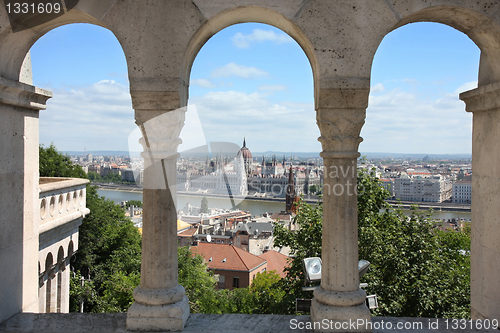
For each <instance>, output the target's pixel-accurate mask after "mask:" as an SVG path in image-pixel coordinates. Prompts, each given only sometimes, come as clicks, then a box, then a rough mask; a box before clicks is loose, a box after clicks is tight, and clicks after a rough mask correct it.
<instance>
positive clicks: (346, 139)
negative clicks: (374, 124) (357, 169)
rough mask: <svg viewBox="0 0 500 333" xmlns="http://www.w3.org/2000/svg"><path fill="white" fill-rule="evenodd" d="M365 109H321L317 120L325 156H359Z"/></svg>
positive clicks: (319, 139)
mask: <svg viewBox="0 0 500 333" xmlns="http://www.w3.org/2000/svg"><path fill="white" fill-rule="evenodd" d="M365 116H366V110H365V109H319V110H317V113H316V122H317V124H318V127H319V129H320V132H321V136H320V137H319V138H318V141H319V142H321V145H322V147H323V152H322V153H321V156H323V157H325V158H357V157H359V153H358V147H359V144H360V143H361V141H363V138H361V137H360V136H359V134H360V132H361V128H362V127H363V125H364V123H365Z"/></svg>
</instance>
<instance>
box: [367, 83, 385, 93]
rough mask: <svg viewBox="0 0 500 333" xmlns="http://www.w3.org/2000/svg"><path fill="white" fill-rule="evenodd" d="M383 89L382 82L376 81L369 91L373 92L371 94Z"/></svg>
mask: <svg viewBox="0 0 500 333" xmlns="http://www.w3.org/2000/svg"><path fill="white" fill-rule="evenodd" d="M384 91H385V87H384V85H383V84H382V83H377V84H376V85H374V86H373V87H371V89H370V92H371V93H373V94H376V93H382V92H384Z"/></svg>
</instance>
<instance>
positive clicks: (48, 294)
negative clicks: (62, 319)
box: [45, 252, 54, 313]
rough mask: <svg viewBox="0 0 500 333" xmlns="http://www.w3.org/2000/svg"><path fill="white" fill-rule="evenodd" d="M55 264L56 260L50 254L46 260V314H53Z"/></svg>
mask: <svg viewBox="0 0 500 333" xmlns="http://www.w3.org/2000/svg"><path fill="white" fill-rule="evenodd" d="M53 262H54V258H53V256H52V253H51V252H49V253H48V254H47V257H46V259H45V277H46V280H47V282H46V283H45V285H46V287H45V312H46V313H49V312H51V308H52V302H53V299H52V277H53V276H52V264H53Z"/></svg>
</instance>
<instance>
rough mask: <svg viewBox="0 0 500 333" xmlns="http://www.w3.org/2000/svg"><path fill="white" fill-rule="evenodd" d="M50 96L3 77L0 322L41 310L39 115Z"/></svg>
mask: <svg viewBox="0 0 500 333" xmlns="http://www.w3.org/2000/svg"><path fill="white" fill-rule="evenodd" d="M51 96H52V94H51V93H50V92H49V91H46V90H43V89H39V88H36V87H33V86H32V85H29V84H25V83H21V82H17V81H11V80H8V79H5V78H3V77H0V193H2V200H0V212H2V214H0V229H1V230H2V232H1V233H0V266H1V267H4V269H3V271H2V273H1V274H0V295H2V299H3V300H5V301H3V302H0V322H1V321H3V320H5V319H7V318H9V317H11V316H13V315H14V314H16V313H19V312H21V311H25V312H38V309H39V304H38V303H39V302H38V286H39V279H38V223H39V216H40V214H39V212H40V207H39V206H38V142H39V141H38V140H39V139H38V131H39V129H38V113H39V110H43V109H45V102H46V101H47V99H49V98H50V97H51ZM7 300H8V301H7Z"/></svg>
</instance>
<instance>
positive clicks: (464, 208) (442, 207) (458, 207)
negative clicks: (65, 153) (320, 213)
mask: <svg viewBox="0 0 500 333" xmlns="http://www.w3.org/2000/svg"><path fill="white" fill-rule="evenodd" d="M92 185H96V186H97V187H98V188H99V189H100V190H108V191H120V192H130V193H138V194H142V186H136V185H121V184H98V183H96V184H94V183H93V184H92ZM177 194H178V195H184V196H195V197H200V198H202V197H207V198H213V199H229V197H228V196H227V195H221V194H208V193H198V192H186V191H178V192H177ZM233 199H234V200H237V201H242V200H250V201H258V202H269V203H272V202H274V203H284V201H285V198H271V197H254V196H246V197H243V196H234V197H233ZM304 200H305V201H306V202H307V203H311V204H315V203H317V202H318V197H317V196H313V195H307V196H305V197H304ZM386 202H387V203H389V204H390V205H391V206H392V207H398V208H401V209H406V210H407V209H410V208H411V206H413V205H418V209H420V210H428V209H429V208H432V209H433V210H434V211H440V212H459V213H470V212H471V206H470V205H464V204H455V203H451V202H441V203H437V202H412V201H397V200H386Z"/></svg>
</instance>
